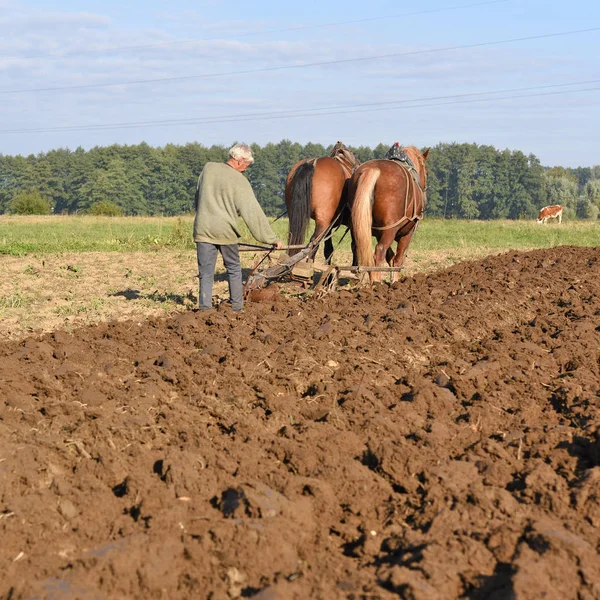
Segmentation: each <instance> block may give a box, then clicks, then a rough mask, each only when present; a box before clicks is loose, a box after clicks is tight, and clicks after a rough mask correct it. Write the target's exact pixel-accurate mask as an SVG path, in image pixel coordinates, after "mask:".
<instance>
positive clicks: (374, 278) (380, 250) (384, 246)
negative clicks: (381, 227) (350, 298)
mask: <svg viewBox="0 0 600 600" xmlns="http://www.w3.org/2000/svg"><path fill="white" fill-rule="evenodd" d="M395 235H396V231H395V230H394V229H388V230H387V231H384V232H383V234H382V235H381V238H379V240H378V241H377V246H375V266H376V267H381V266H382V265H383V261H384V260H385V257H386V256H387V252H388V250H389V248H390V246H391V245H392V242H393V241H394V237H395ZM370 279H371V283H379V282H380V281H381V273H380V272H379V273H378V272H376V271H374V272H372V273H371V277H370Z"/></svg>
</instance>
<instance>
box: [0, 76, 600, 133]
mask: <svg viewBox="0 0 600 600" xmlns="http://www.w3.org/2000/svg"><path fill="white" fill-rule="evenodd" d="M593 83H600V80H590V81H580V82H573V83H559V84H554V85H541V86H531V87H525V88H513V89H506V90H496V91H491V92H474V93H472V94H456V95H452V96H430V97H427V98H415V99H411V100H397V101H390V102H377V103H370V104H354V105H346V106H338V107H322V108H314V109H305V110H301V111H279V112H275V113H246V114H245V115H230V116H222V117H202V118H197V119H174V120H163V121H140V122H132V123H120V124H109V125H82V126H69V127H47V128H32V129H4V130H0V135H10V134H26V133H59V132H72V131H94V130H96V131H97V130H110V129H136V128H140V127H169V126H178V125H198V124H199V125H205V124H215V123H235V122H244V121H265V120H275V119H286V118H302V117H312V116H325V115H332V114H333V115H339V114H353V113H361V112H381V111H388V110H399V109H405V108H422V107H429V106H446V105H451V104H471V103H475V102H492V101H502V100H513V99H517V98H536V97H540V96H554V95H563V94H573V93H578V92H591V91H597V90H600V86H595V87H588V88H581V89H577V90H555V91H550V92H540V93H534V94H513V95H510V96H498V97H492V98H481V97H477V98H473V96H482V95H491V94H506V93H511V92H517V91H534V90H541V89H547V88H553V87H565V86H573V85H586V84H593ZM398 104H400V106H397V105H398ZM382 105H386V106H382ZM311 111H313V112H311Z"/></svg>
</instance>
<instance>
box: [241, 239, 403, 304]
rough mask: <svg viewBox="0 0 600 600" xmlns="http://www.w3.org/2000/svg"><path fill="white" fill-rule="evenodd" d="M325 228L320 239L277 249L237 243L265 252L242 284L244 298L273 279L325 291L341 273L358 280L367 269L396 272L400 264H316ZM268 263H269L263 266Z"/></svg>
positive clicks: (399, 269) (335, 286)
mask: <svg viewBox="0 0 600 600" xmlns="http://www.w3.org/2000/svg"><path fill="white" fill-rule="evenodd" d="M330 234H331V231H329V230H328V231H325V232H324V233H323V235H322V236H320V237H319V239H316V240H312V241H310V242H309V243H308V244H306V245H304V246H302V245H294V246H285V247H283V248H281V249H279V250H276V249H275V248H274V247H269V246H259V245H254V244H243V243H240V252H257V251H263V252H264V254H263V256H262V257H260V258H259V259H258V260H257V261H256V262H255V264H254V266H253V268H252V270H251V272H250V274H249V275H248V277H247V279H246V282H245V284H244V297H245V298H247V297H248V296H249V295H250V294H251V292H253V291H255V290H260V289H265V288H267V287H268V286H269V285H270V284H272V283H275V282H283V281H293V282H296V283H299V284H300V285H301V286H302V287H303V289H304V290H305V291H306V292H311V293H313V294H314V293H326V292H330V291H333V290H335V289H337V287H338V284H339V280H340V275H341V274H342V273H346V274H347V277H349V278H355V279H359V280H360V279H361V276H362V275H364V274H366V273H369V272H380V273H398V272H400V271H401V270H402V267H371V266H358V265H336V264H319V263H316V262H315V261H314V259H313V257H314V255H315V254H316V252H317V250H318V248H319V244H320V243H321V242H322V241H323V239H324V238H325V237H326V236H327V235H330ZM289 251H294V254H291V255H288V254H284V255H283V256H280V257H279V258H278V259H276V260H274V261H273V259H272V255H273V254H274V253H276V252H289ZM265 264H266V265H268V266H265Z"/></svg>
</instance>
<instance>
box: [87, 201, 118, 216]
mask: <svg viewBox="0 0 600 600" xmlns="http://www.w3.org/2000/svg"><path fill="white" fill-rule="evenodd" d="M87 212H88V215H94V216H96V217H122V216H123V209H122V208H121V207H120V206H117V205H116V204H115V203H114V202H111V201H110V200H101V201H100V202H94V204H92V205H91V206H90V207H89V208H88V211H87Z"/></svg>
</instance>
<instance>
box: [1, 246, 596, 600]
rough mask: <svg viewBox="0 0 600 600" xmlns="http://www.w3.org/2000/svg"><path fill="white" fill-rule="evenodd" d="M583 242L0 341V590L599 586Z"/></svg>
mask: <svg viewBox="0 0 600 600" xmlns="http://www.w3.org/2000/svg"><path fill="white" fill-rule="evenodd" d="M599 259H600V251H599V250H598V249H593V248H573V247H560V248H554V249H551V250H539V251H534V252H527V253H514V252H513V253H507V254H503V255H500V256H496V257H493V258H489V259H486V260H483V261H479V262H471V263H462V264H459V265H457V266H455V267H452V268H451V269H449V270H446V271H442V272H438V273H434V274H429V275H416V276H414V277H412V278H409V279H407V280H405V281H404V282H402V283H399V284H394V285H393V286H388V285H380V286H378V287H376V288H374V289H364V290H361V291H357V292H349V291H340V292H338V293H337V294H335V295H330V296H327V297H325V298H323V299H321V300H308V301H306V302H299V301H298V300H297V299H289V298H285V297H283V296H280V297H277V299H276V301H274V302H266V303H255V304H252V305H248V306H247V309H246V311H245V313H244V314H242V315H241V316H235V315H233V314H232V313H231V312H230V311H229V310H228V309H226V308H222V309H221V308H220V309H218V310H215V311H213V312H210V313H203V312H195V311H188V312H185V313H183V314H181V315H178V316H177V317H175V318H172V319H170V320H160V319H154V320H148V321H145V322H141V323H140V322H139V321H133V322H120V323H113V324H110V323H109V324H102V325H98V326H94V327H90V328H85V329H79V330H76V331H75V332H73V333H72V334H68V333H65V332H60V331H57V332H55V333H51V334H47V335H44V336H43V337H41V338H40V337H38V338H29V339H27V340H24V341H19V342H5V343H3V344H2V345H0V357H1V360H0V539H1V543H0V573H1V574H2V575H1V577H0V597H1V598H3V599H11V600H15V599H24V598H47V599H61V600H71V599H75V598H77V599H84V600H88V599H92V598H94V599H96V598H132V599H134V598H135V599H142V598H143V599H150V598H164V599H167V598H168V599H173V598H194V599H197V598H211V599H213V600H221V599H228V598H237V597H241V598H257V599H262V600H267V599H269V600H274V599H282V600H283V599H288V598H295V599H306V598H319V599H349V600H350V599H353V600H358V599H375V598H382V599H387V598H413V599H418V600H425V599H427V600H433V599H453V598H473V599H474V598H481V599H484V598H486V599H488V598H492V599H500V598H518V599H539V598H556V599H561V600H565V599H571V598H572V599H579V600H583V599H586V600H587V599H593V598H597V599H598V598H600V556H599V551H600V364H599V361H600V260H599Z"/></svg>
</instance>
